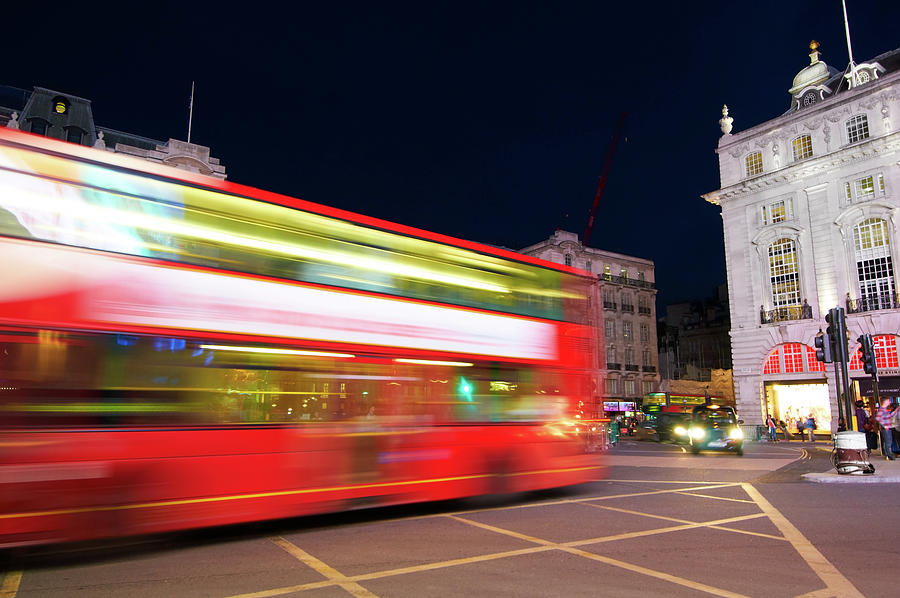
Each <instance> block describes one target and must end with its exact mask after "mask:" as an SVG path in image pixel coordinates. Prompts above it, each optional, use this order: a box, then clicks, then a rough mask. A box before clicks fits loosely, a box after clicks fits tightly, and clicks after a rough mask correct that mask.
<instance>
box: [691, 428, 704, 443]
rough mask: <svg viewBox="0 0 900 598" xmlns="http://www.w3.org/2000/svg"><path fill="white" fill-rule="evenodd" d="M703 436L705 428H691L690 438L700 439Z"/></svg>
mask: <svg viewBox="0 0 900 598" xmlns="http://www.w3.org/2000/svg"><path fill="white" fill-rule="evenodd" d="M704 436H706V430H704V429H703V428H691V438H693V439H695V440H700V439H701V438H703V437H704Z"/></svg>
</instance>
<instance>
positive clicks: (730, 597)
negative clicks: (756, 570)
mask: <svg viewBox="0 0 900 598" xmlns="http://www.w3.org/2000/svg"><path fill="white" fill-rule="evenodd" d="M562 550H564V551H566V552H568V553H571V554H575V555H578V556H581V557H584V558H586V559H591V560H594V561H599V562H601V563H604V564H606V565H612V566H613V567H619V568H620V569H626V570H628V571H633V572H635V573H640V574H642V575H646V576H648V577H655V578H657V579H661V580H663V581H668V582H671V583H674V584H678V585H680V586H684V587H686V588H691V589H692V590H699V591H701V592H706V593H708V594H712V595H714V596H724V597H725V598H749V597H748V596H746V595H745V594H737V593H735V592H729V591H728V590H723V589H722V588H717V587H715V586H710V585H707V584H705V583H700V582H697V581H692V580H690V579H685V578H683V577H677V576H675V575H669V574H668V573H663V572H661V571H654V570H653V569H647V568H646V567H641V566H639V565H632V564H631V563H626V562H624V561H619V560H616V559H611V558H609V557H606V556H602V555H599V554H594V553H593V552H587V551H586V550H579V549H577V548H568V547H566V548H562Z"/></svg>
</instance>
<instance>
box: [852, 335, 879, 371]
mask: <svg viewBox="0 0 900 598" xmlns="http://www.w3.org/2000/svg"><path fill="white" fill-rule="evenodd" d="M856 340H857V341H859V344H860V345H861V346H860V348H859V351H860V353H861V354H862V355H861V356H860V361H862V363H863V369H864V370H865V371H866V373H867V374H873V375H874V374H877V373H878V364H877V363H876V362H875V343H873V342H872V335H871V334H862V335H860V337H859V338H858V339H856Z"/></svg>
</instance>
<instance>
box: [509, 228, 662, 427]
mask: <svg viewBox="0 0 900 598" xmlns="http://www.w3.org/2000/svg"><path fill="white" fill-rule="evenodd" d="M519 252H520V253H524V254H526V255H531V256H534V257H538V258H541V259H545V260H548V261H551V262H555V263H557V264H565V265H567V266H572V267H575V268H580V269H582V270H586V271H588V272H592V273H594V274H596V276H597V284H595V285H593V289H592V291H591V297H590V299H591V305H590V309H589V313H590V316H589V317H590V320H591V321H590V323H591V325H592V326H593V327H594V329H595V338H594V339H593V341H594V344H595V351H596V355H597V363H595V364H594V368H593V369H594V373H593V382H594V388H595V389H596V393H597V395H596V397H595V398H596V400H597V404H598V406H599V405H601V404H602V405H603V408H604V410H605V412H606V413H607V415H609V414H616V413H623V412H624V411H626V410H627V409H624V408H623V407H625V405H622V403H625V404H626V405H629V406H630V405H632V404H633V405H634V407H632V408H635V407H636V408H638V409H639V408H640V399H641V397H643V396H644V395H646V394H647V393H649V392H655V391H656V390H657V389H658V388H659V373H658V372H659V357H658V355H657V343H656V284H655V282H654V281H655V278H654V264H653V262H652V261H651V260H647V259H643V258H639V257H633V256H628V255H622V254H620V253H613V252H611V251H604V250H602V249H594V248H593V247H585V246H584V245H582V244H581V242H580V241H579V240H578V235H577V234H575V233H572V232H568V231H563V230H557V231H556V232H555V233H554V234H553V236H552V237H550V238H549V239H546V240H544V241H541V242H540V243H536V244H534V245H530V246H528V247H526V248H524V249H520V250H519ZM613 407H615V409H614V408H613Z"/></svg>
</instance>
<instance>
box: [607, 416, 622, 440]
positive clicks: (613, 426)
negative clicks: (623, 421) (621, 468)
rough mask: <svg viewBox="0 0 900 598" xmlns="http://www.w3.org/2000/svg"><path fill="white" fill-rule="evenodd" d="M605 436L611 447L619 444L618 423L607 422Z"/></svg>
mask: <svg viewBox="0 0 900 598" xmlns="http://www.w3.org/2000/svg"><path fill="white" fill-rule="evenodd" d="M607 434H608V438H609V444H610V445H612V446H616V445H617V444H618V443H619V422H616V421H612V422H609V424H608V426H607Z"/></svg>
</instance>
